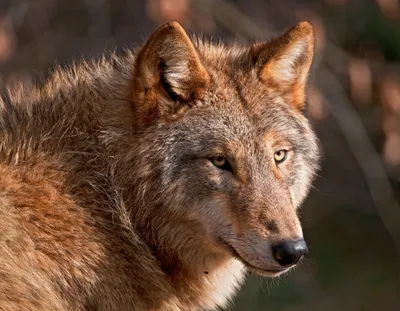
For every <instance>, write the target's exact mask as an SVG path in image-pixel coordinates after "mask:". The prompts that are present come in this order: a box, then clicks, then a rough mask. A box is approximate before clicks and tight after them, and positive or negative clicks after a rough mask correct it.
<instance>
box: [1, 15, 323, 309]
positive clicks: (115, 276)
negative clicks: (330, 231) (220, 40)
mask: <svg viewBox="0 0 400 311" xmlns="http://www.w3.org/2000/svg"><path fill="white" fill-rule="evenodd" d="M313 40H314V39H313V31H312V27H311V26H310V25H309V24H307V23H300V24H299V25H298V26H297V27H295V28H293V29H292V30H290V31H288V32H287V33H285V34H284V35H283V36H281V37H279V38H276V39H273V40H271V41H270V42H264V43H255V44H253V45H246V46H237V45H231V46H229V45H223V44H213V43H208V42H204V41H202V40H200V39H194V40H191V39H189V37H188V36H187V35H186V33H185V31H184V30H183V29H182V28H181V27H180V26H179V25H178V24H177V23H169V24H167V25H164V26H162V27H160V28H159V29H158V30H157V31H156V32H155V33H154V34H153V35H152V36H151V37H150V39H149V40H148V41H147V43H146V44H145V45H144V46H143V47H142V48H139V49H138V50H135V51H133V52H128V53H127V55H126V56H123V57H117V56H115V55H113V56H112V57H111V58H110V59H109V60H106V59H103V60H102V61H100V62H98V63H93V64H86V63H82V64H81V65H79V66H72V67H71V68H70V69H58V70H56V72H55V73H54V74H53V75H52V77H51V79H50V80H49V81H48V82H46V83H45V84H44V85H43V86H40V87H37V88H35V89H34V90H33V91H31V92H29V94H27V93H26V92H25V91H24V90H23V89H22V88H19V89H13V90H9V92H8V94H7V96H6V97H5V98H4V100H3V101H1V102H0V228H1V231H0V310H7V311H16V310H31V311H38V310H59V311H67V310H121V311H123V310H138V311H139V310H140V311H141V310H154V311H163V310H201V309H204V310H214V309H216V308H217V307H223V306H226V305H227V303H228V302H229V301H230V299H231V298H232V297H233V295H234V294H235V292H236V291H237V289H238V287H239V286H240V284H241V283H242V282H243V280H244V277H245V274H246V271H247V270H248V269H250V270H253V271H255V272H256V273H260V274H262V275H266V276H276V275H278V274H280V273H283V272H286V271H287V270H285V269H282V268H281V267H279V266H278V264H277V263H276V262H275V260H274V259H273V257H272V253H271V247H272V246H273V245H274V244H276V243H278V242H280V241H283V240H286V239H296V238H301V237H302V230H301V225H300V221H299V219H298V217H297V212H296V211H297V209H298V207H299V206H300V205H301V203H302V201H303V200H304V198H305V196H306V195H307V193H308V191H309V188H310V184H311V182H312V178H313V176H314V173H315V171H316V169H317V166H318V158H319V154H318V148H317V143H316V138H315V135H314V134H313V132H312V130H311V128H310V126H309V124H308V122H307V119H306V118H305V117H304V115H303V114H302V110H303V108H304V96H305V95H304V94H305V87H306V76H307V74H308V71H309V68H310V65H311V61H312V54H313ZM282 148H284V149H285V150H286V149H287V150H288V153H287V159H286V161H285V162H284V163H282V164H279V165H277V164H276V163H275V162H274V152H276V151H278V150H280V149H282ZM215 156H223V157H224V158H226V159H227V161H229V163H230V165H231V168H232V171H230V168H229V169H220V168H218V167H216V166H215V165H214V164H213V163H212V159H213V157H215Z"/></svg>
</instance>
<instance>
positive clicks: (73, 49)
mask: <svg viewBox="0 0 400 311" xmlns="http://www.w3.org/2000/svg"><path fill="white" fill-rule="evenodd" d="M169 20H177V21H179V22H180V23H181V24H182V25H184V27H185V28H186V29H187V30H188V31H189V32H194V33H202V34H204V36H207V37H209V36H212V37H214V38H215V37H222V38H224V40H227V41H229V40H239V41H240V40H243V41H244V40H251V39H265V38H268V37H269V36H271V35H275V34H277V33H278V32H281V31H283V30H284V29H285V28H287V27H290V26H292V25H294V24H295V23H296V22H297V21H299V20H308V21H310V22H311V23H313V24H314V26H315V28H316V35H317V49H316V52H317V57H316V60H315V63H314V66H313V72H312V75H311V81H310V90H309V97H308V99H309V100H308V101H309V103H308V104H309V116H310V119H311V121H312V122H313V123H314V125H315V128H316V130H317V133H318V136H319V138H320V140H321V145H322V148H323V155H324V159H323V165H322V170H321V171H320V175H319V177H318V179H317V181H316V182H315V184H314V186H315V187H314V189H313V190H312V192H311V195H310V197H309V198H308V200H307V201H306V203H305V205H304V208H303V209H302V211H301V216H302V221H303V225H304V231H305V236H306V238H307V241H308V243H309V245H310V253H309V254H308V255H307V258H306V259H305V260H304V261H303V262H302V264H301V265H300V266H299V267H298V268H297V269H296V270H295V271H294V272H292V273H290V274H289V275H288V276H284V277H282V278H281V279H279V280H276V279H275V280H272V281H271V280H270V281H267V280H265V279H262V278H259V277H256V276H252V277H250V278H248V280H247V282H246V285H245V286H244V288H243V289H242V291H241V292H240V295H239V296H238V297H237V298H236V299H235V301H234V306H232V310H243V311H244V310H249V311H253V310H254V311H256V310H274V311H275V310H276V311H278V310H282V311H313V310H316V311H317V310H318V311H319V310H323V311H330V310H332V311H336V310H340V311H353V310H354V311H356V310H357V311H364V310H365V311H369V310H371V311H372V310H374V311H375V310H387V311H391V310H397V311H398V310H400V265H399V264H400V256H399V254H400V207H399V203H398V202H400V201H399V200H400V3H399V1H398V0H297V1H295V0H271V1H267V0H264V1H263V0H231V1H228V0H224V1H222V0H198V1H196V0H147V1H145V0H141V1H139V0H68V1H67V0H1V1H0V90H1V91H2V92H3V91H4V90H5V85H7V84H13V83H17V82H18V81H20V82H22V83H23V84H25V85H26V86H27V87H29V86H32V85H33V84H34V83H38V82H39V81H41V80H42V79H44V78H45V77H46V76H47V75H48V74H49V72H50V70H51V69H52V68H53V67H54V65H55V64H61V65H66V64H68V63H70V62H72V61H74V60H75V61H79V60H80V59H82V58H84V59H89V58H93V57H94V58H98V57H100V56H101V55H102V54H103V52H104V51H108V52H109V51H113V50H116V51H117V53H118V52H120V51H121V50H122V49H124V48H129V47H133V46H136V45H137V44H140V43H143V41H144V39H145V38H146V37H147V35H149V34H150V33H151V31H152V30H154V28H155V27H156V26H158V25H159V24H161V23H164V22H166V21H169ZM18 83H19V82H18Z"/></svg>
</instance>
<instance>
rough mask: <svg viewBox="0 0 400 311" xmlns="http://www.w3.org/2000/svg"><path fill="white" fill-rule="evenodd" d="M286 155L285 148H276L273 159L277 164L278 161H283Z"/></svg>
mask: <svg viewBox="0 0 400 311" xmlns="http://www.w3.org/2000/svg"><path fill="white" fill-rule="evenodd" d="M286 156H287V150H285V149H282V150H278V151H277V152H275V154H274V159H275V162H276V164H279V163H282V162H283V161H285V160H286Z"/></svg>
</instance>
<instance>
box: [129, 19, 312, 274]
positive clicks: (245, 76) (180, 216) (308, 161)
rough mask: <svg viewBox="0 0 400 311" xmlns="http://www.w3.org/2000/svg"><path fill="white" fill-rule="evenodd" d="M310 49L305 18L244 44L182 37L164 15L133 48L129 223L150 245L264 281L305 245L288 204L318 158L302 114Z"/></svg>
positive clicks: (301, 192) (302, 190)
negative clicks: (235, 266)
mask: <svg viewBox="0 0 400 311" xmlns="http://www.w3.org/2000/svg"><path fill="white" fill-rule="evenodd" d="M313 51H314V34H313V28H312V26H311V25H310V24H309V23H307V22H301V23H299V24H298V25H297V26H295V27H294V28H292V29H290V30H288V31H287V32H286V33H284V34H283V35H281V36H279V37H277V38H274V39H272V40H270V41H268V42H257V43H254V44H249V45H244V46H237V45H232V46H225V45H223V44H212V43H206V42H203V41H202V40H199V39H194V40H191V39H190V38H189V37H188V36H187V34H186V33H185V31H184V30H183V29H182V28H181V26H179V24H177V23H175V22H172V23H169V24H166V25H164V26H162V27H161V28H159V29H158V30H157V31H156V32H155V33H153V35H152V36H151V37H150V38H149V40H148V41H147V43H146V44H145V45H144V47H143V48H141V49H140V51H139V52H138V54H137V56H136V60H135V67H134V74H133V79H132V93H131V96H130V98H131V101H132V106H133V109H134V111H135V118H136V120H135V131H136V133H137V137H139V138H138V141H137V142H136V143H135V146H134V147H133V151H132V154H134V155H135V156H134V157H133V156H132V161H135V163H136V164H135V165H136V172H137V173H136V175H135V178H136V179H135V183H136V186H135V187H136V188H135V194H134V196H135V200H136V201H137V202H136V205H138V206H139V205H140V204H139V202H141V206H142V207H141V208H138V210H137V211H136V213H135V215H134V218H135V222H136V223H137V224H138V225H139V224H141V226H144V227H146V228H147V229H148V232H149V236H151V238H149V239H152V241H154V243H155V244H156V245H158V246H157V247H159V248H160V249H163V250H169V251H171V252H174V251H176V250H177V249H179V251H176V253H177V254H179V255H176V256H178V257H179V256H181V257H182V256H183V257H185V256H186V259H184V258H181V260H182V261H185V260H186V261H190V260H192V261H195V260H200V259H199V258H202V259H201V260H203V262H207V258H211V257H213V258H217V257H218V256H222V257H223V256H225V257H235V258H237V259H238V260H240V261H241V262H242V263H243V264H244V265H245V266H247V267H248V268H250V269H252V270H254V271H255V272H257V273H259V274H262V275H266V276H276V275H279V274H280V273H282V272H284V271H287V270H288V269H289V268H290V267H292V266H294V265H295V264H296V263H297V262H298V260H299V259H300V258H301V257H302V256H303V255H304V254H305V253H306V252H307V246H306V243H305V241H304V239H303V234H302V228H301V224H300V221H299V218H298V215H297V211H298V208H299V206H300V205H301V203H302V201H303V200H304V198H305V197H306V195H307V193H308V192H309V189H310V185H311V182H312V179H313V176H314V174H315V171H316V169H317V166H318V160H319V152H318V147H317V139H316V137H315V135H314V133H313V131H312V130H311V128H310V125H309V123H308V121H307V119H306V117H305V116H304V110H305V91H306V82H307V76H308V73H309V70H310V66H311V64H312V59H313ZM133 158H134V159H133ZM160 245H161V246H160ZM183 253H184V254H185V255H182V254H183Z"/></svg>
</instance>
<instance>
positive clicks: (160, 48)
mask: <svg viewBox="0 0 400 311" xmlns="http://www.w3.org/2000/svg"><path fill="white" fill-rule="evenodd" d="M209 82H210V75H209V73H208V72H207V70H206V68H205V67H204V66H203V64H202V62H201V60H200V57H199V54H198V53H197V51H196V48H195V47H194V45H193V43H192V41H191V40H190V38H189V37H188V35H187V34H186V32H185V30H184V29H183V28H182V27H181V26H180V25H179V24H178V23H176V22H171V23H168V24H165V25H163V26H161V27H160V28H158V29H157V30H156V31H155V32H154V33H153V34H152V35H151V36H150V38H149V39H148V41H147V43H146V44H145V45H144V47H143V48H142V49H141V50H140V52H139V54H138V56H137V58H136V61H135V69H134V76H133V89H134V94H133V95H132V96H134V98H133V100H134V102H135V104H136V106H137V107H135V108H136V110H138V112H139V113H140V114H142V116H143V117H147V118H154V117H157V116H158V117H159V116H162V115H163V114H164V113H168V112H172V111H173V110H176V106H177V105H179V104H182V103H185V102H189V101H195V100H196V99H199V98H200V97H201V94H202V92H203V91H204V89H205V88H206V87H207V86H208V84H209ZM149 113H150V115H147V114H149ZM143 114H144V115H143Z"/></svg>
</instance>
